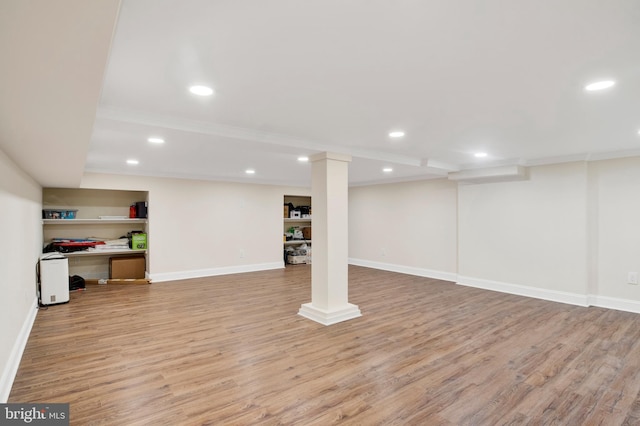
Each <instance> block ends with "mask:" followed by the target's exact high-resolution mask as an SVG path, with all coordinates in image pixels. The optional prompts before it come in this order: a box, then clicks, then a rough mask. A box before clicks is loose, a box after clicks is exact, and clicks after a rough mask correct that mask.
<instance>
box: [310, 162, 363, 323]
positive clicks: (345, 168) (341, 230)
mask: <svg viewBox="0 0 640 426" xmlns="http://www.w3.org/2000/svg"><path fill="white" fill-rule="evenodd" d="M310 160H311V162H312V171H311V173H312V175H311V200H312V204H313V216H312V217H313V243H312V247H313V262H311V303H305V304H303V305H302V306H301V307H300V311H299V312H298V313H299V315H302V316H303V317H305V318H309V319H311V320H314V321H316V322H319V323H321V324H324V325H330V324H335V323H337V322H341V321H346V320H348V319H351V318H356V317H359V316H361V313H360V309H359V308H358V306H356V305H353V304H351V303H349V300H348V298H349V269H348V268H349V262H348V258H349V220H348V203H349V163H350V162H351V156H350V155H343V154H334V153H322V154H317V155H314V156H312V157H311V158H310Z"/></svg>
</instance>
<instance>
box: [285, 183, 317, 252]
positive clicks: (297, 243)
mask: <svg viewBox="0 0 640 426" xmlns="http://www.w3.org/2000/svg"><path fill="white" fill-rule="evenodd" d="M293 212H296V213H293ZM311 217H312V210H311V197H309V196H304V195H285V196H284V212H283V235H284V238H283V243H284V253H285V256H284V258H285V263H287V264H297V263H311V238H312V234H311ZM292 231H293V232H292ZM304 247H306V249H304Z"/></svg>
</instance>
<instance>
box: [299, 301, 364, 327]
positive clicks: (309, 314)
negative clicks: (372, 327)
mask: <svg viewBox="0 0 640 426" xmlns="http://www.w3.org/2000/svg"><path fill="white" fill-rule="evenodd" d="M298 315H300V316H303V317H305V318H307V319H310V320H312V321H315V322H317V323H320V324H322V325H333V324H337V323H339V322H343V321H347V320H350V319H353V318H358V317H361V316H362V313H361V312H360V308H358V306H357V305H353V304H351V303H347V304H346V305H345V306H342V307H341V308H340V309H337V310H333V311H328V310H326V309H322V308H318V307H317V306H314V305H313V303H303V304H302V306H300V310H299V311H298Z"/></svg>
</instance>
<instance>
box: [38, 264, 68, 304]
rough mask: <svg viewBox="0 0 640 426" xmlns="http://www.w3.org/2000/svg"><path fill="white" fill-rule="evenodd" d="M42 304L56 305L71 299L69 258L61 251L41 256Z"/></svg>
mask: <svg viewBox="0 0 640 426" xmlns="http://www.w3.org/2000/svg"><path fill="white" fill-rule="evenodd" d="M39 278H40V286H39V287H40V304H42V305H56V304H58V303H66V302H68V301H69V259H67V258H66V257H64V256H63V255H61V254H59V253H48V254H44V255H42V256H41V257H40V276H39Z"/></svg>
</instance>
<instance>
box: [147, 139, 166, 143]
mask: <svg viewBox="0 0 640 426" xmlns="http://www.w3.org/2000/svg"><path fill="white" fill-rule="evenodd" d="M147 141H149V142H151V143H164V139H162V138H149V139H147Z"/></svg>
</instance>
